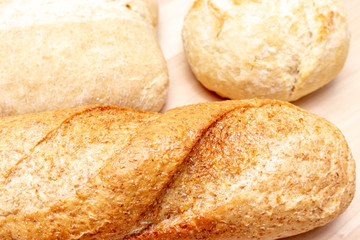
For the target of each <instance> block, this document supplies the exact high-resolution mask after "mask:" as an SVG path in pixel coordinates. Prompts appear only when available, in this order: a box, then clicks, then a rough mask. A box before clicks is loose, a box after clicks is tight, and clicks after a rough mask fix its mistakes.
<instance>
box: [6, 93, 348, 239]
mask: <svg viewBox="0 0 360 240" xmlns="http://www.w3.org/2000/svg"><path fill="white" fill-rule="evenodd" d="M0 126H1V128H0V129H1V131H0V136H1V137H0V156H1V158H0V165H1V166H6V168H1V169H2V170H1V174H0V184H1V186H2V187H1V188H0V210H1V212H0V238H1V239H5V240H7V239H20V240H21V239H37V240H41V239H123V238H127V239H199V238H206V239H221V238H227V237H234V238H236V239H249V238H252V239H274V238H278V237H286V236H290V235H293V234H297V233H301V232H304V231H308V230H310V229H313V228H315V227H318V226H321V225H324V224H326V223H327V222H329V221H331V220H333V219H334V218H336V217H337V216H338V215H339V214H341V213H342V212H343V211H344V210H345V209H346V208H347V206H348V205H349V204H350V202H351V200H352V198H353V195H354V191H355V163H354V160H353V158H352V156H351V151H350V149H349V148H348V145H347V143H346V141H345V139H344V137H343V135H342V134H341V132H340V131H339V130H338V129H337V128H336V127H335V126H334V125H332V124H331V123H329V122H328V121H326V120H324V119H322V118H320V117H318V116H316V115H314V114H311V113H308V112H306V111H305V110H302V109H300V108H298V107H295V106H293V105H291V104H288V103H284V102H279V101H273V100H248V101H225V102H219V103H204V104H196V105H191V106H185V107H181V108H176V109H172V110H170V111H168V112H166V113H165V114H159V113H145V112H138V111H135V110H130V109H121V108H116V107H108V106H102V107H101V106H89V107H82V108H73V109H65V110H59V111H56V112H45V113H38V114H32V115H24V116H16V117H8V118H3V119H1V121H0ZM21 136H24V137H21ZM31 136H34V137H33V138H32V137H31ZM6 143H12V144H11V145H6ZM19 146H24V147H23V148H22V147H19ZM19 153H21V154H19Z"/></svg>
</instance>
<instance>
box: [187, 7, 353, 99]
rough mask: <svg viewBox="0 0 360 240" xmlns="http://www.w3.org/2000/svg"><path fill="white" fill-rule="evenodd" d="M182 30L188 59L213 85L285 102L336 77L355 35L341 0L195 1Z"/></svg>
mask: <svg viewBox="0 0 360 240" xmlns="http://www.w3.org/2000/svg"><path fill="white" fill-rule="evenodd" d="M182 34H183V43H184V49H185V53H186V57H187V60H188V62H189V64H190V66H191V68H192V70H193V72H194V74H195V76H196V78H197V79H198V80H199V81H200V82H201V83H202V84H203V85H204V86H205V87H206V88H208V89H209V90H212V91H215V92H216V93H218V94H219V95H221V96H223V97H227V98H231V99H244V98H253V97H257V98H275V99H280V100H286V101H294V100H297V99H299V98H301V97H303V96H305V95H306V94H309V93H311V92H313V91H315V90H316V89H318V88H320V87H322V86H323V85H325V84H327V83H328V82H330V81H331V80H332V79H334V78H335V76H336V75H337V74H338V73H339V72H340V70H341V69H342V67H343V65H344V63H345V60H346V57H347V54H348V49H349V40H350V35H349V31H348V27H347V19H346V15H345V13H344V7H343V4H342V3H341V2H340V1H338V0H319V1H309V0H297V1H280V0H271V1H270V0H232V1H230V0H196V1H194V3H193V5H192V7H191V9H190V10H189V12H188V14H187V16H186V18H185V21H184V26H183V32H182Z"/></svg>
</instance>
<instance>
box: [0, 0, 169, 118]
mask: <svg viewBox="0 0 360 240" xmlns="http://www.w3.org/2000/svg"><path fill="white" fill-rule="evenodd" d="M156 23H157V5H156V4H155V2H154V1H153V0H115V1H107V0H62V1H56V0H40V1H28V0H13V1H5V2H4V1H3V2H2V3H0V69H1V70H0V116H5V115H15V114H23V113H31V112H40V111H46V110H55V109H59V108H65V107H73V106H80V105H89V104H111V105H117V106H122V107H131V108H135V109H142V110H148V111H159V110H160V109H161V108H162V106H163V105H164V103H165V100H166V95H167V88H168V73H167V67H166V63H165V60H164V57H163V55H162V52H161V50H160V47H159V45H158V43H157V39H156V29H155V28H156Z"/></svg>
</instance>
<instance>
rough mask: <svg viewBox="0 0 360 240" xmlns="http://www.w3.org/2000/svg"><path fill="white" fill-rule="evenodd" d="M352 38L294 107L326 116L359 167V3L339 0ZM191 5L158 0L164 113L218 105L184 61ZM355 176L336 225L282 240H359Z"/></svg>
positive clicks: (185, 0)
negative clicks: (329, 75)
mask: <svg viewBox="0 0 360 240" xmlns="http://www.w3.org/2000/svg"><path fill="white" fill-rule="evenodd" d="M343 1H344V4H345V7H346V10H347V13H348V20H349V25H350V31H351V34H352V39H351V47H350V52H349V56H348V59H347V62H346V64H345V66H344V68H343V70H342V71H341V73H340V74H339V75H338V76H337V77H336V79H334V80H333V81H332V82H331V83H330V84H328V85H326V86H325V87H323V88H321V89H320V90H318V91H316V92H314V93H312V94H310V95H308V96H306V97H304V98H302V99H301V100H299V101H296V102H294V104H296V105H298V106H300V107H303V108H305V109H307V110H309V111H311V112H314V113H317V114H318V115H320V116H322V117H325V118H326V119H328V120H329V121H331V122H333V123H334V124H335V125H337V126H338V127H339V128H340V129H341V130H342V132H343V134H344V135H345V137H346V139H347V140H348V142H349V145H350V148H351V149H352V152H353V155H354V158H355V160H357V161H358V162H357V173H359V167H360V0H343ZM190 4H191V0H159V28H158V36H159V41H160V45H161V48H162V50H163V52H164V55H165V58H166V60H167V64H168V68H169V75H170V90H169V96H168V99H167V103H166V105H165V107H164V109H163V111H166V110H167V109H170V108H174V107H178V106H182V105H187V104H192V103H197V102H209V101H216V100H221V98H219V97H218V96H216V95H215V94H213V93H211V92H209V91H207V90H206V89H205V88H203V87H202V86H201V85H200V84H199V82H198V81H197V80H196V79H195V78H194V76H193V74H192V72H191V70H190V68H189V66H188V64H187V62H186V60H185V56H184V52H183V47H182V41H181V28H182V24H183V19H184V16H185V14H186V12H187V10H188V8H189V6H190ZM359 186H360V176H359V177H358V178H357V193H356V195H355V198H354V200H353V202H352V204H351V205H350V207H349V208H348V209H347V211H346V212H345V213H344V214H342V215H341V216H340V217H339V218H337V219H336V220H335V221H333V222H331V223H329V224H327V225H326V226H324V227H321V228H318V229H315V230H313V231H311V232H308V233H305V234H301V235H298V236H295V237H291V238H287V240H300V239H310V240H312V239H316V240H339V239H346V240H359V239H360V196H359V194H360V189H359Z"/></svg>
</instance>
